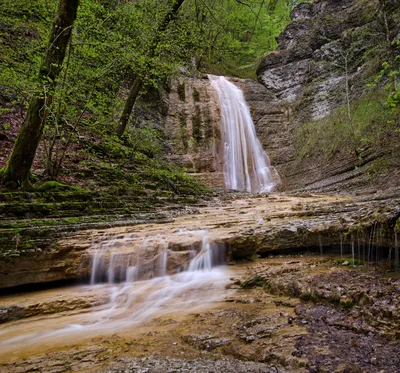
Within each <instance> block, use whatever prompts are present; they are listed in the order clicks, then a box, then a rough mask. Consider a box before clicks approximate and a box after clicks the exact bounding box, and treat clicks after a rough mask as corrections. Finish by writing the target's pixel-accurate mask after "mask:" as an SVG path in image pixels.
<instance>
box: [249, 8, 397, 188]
mask: <svg viewBox="0 0 400 373" xmlns="http://www.w3.org/2000/svg"><path fill="white" fill-rule="evenodd" d="M292 20H293V21H292V23H290V24H289V25H288V26H287V28H286V29H285V30H284V31H283V32H282V34H281V35H280V36H279V38H278V43H279V45H278V48H277V50H276V51H274V52H272V53H270V54H268V55H267V56H266V57H265V58H264V60H263V61H262V62H261V64H260V65H259V68H258V71H257V74H258V77H259V81H260V82H261V83H262V84H263V85H264V86H265V87H266V88H267V90H268V92H269V94H273V95H274V97H275V100H272V102H273V106H274V107H280V108H285V109H284V113H286V116H283V117H282V120H281V121H280V120H279V119H277V122H280V123H278V124H277V125H270V126H269V127H268V128H265V126H264V123H263V121H262V120H261V122H260V121H256V123H257V124H258V125H259V126H260V125H261V126H262V129H260V128H259V132H260V133H262V132H264V134H263V137H262V139H263V142H264V143H266V142H271V145H270V148H271V149H273V151H274V154H273V158H274V159H275V166H276V167H277V169H278V171H279V172H280V175H281V177H282V181H283V183H282V185H283V187H284V188H285V189H286V190H288V189H296V188H304V187H308V188H310V189H325V190H326V189H328V190H329V189H330V190H337V189H338V188H339V187H338V184H341V186H340V188H341V189H346V188H347V189H354V188H358V187H360V186H361V187H362V186H363V185H364V184H365V183H367V182H369V181H368V180H366V179H365V178H364V176H365V173H364V172H363V167H364V168H365V166H368V165H369V164H370V163H371V162H374V161H376V160H377V159H381V158H382V157H385V156H387V155H388V152H389V153H390V152H392V150H393V149H394V148H395V144H394V143H392V144H391V145H390V146H387V149H383V147H382V146H380V145H377V146H375V147H374V146H368V147H366V148H365V149H363V150H362V154H359V159H357V156H356V155H355V154H353V153H354V152H353V153H352V152H348V153H347V154H345V155H343V152H342V153H341V156H335V155H333V156H332V157H330V159H329V160H328V161H327V160H326V159H325V160H322V158H321V157H319V156H318V152H315V154H314V156H313V155H311V156H310V155H309V156H308V157H309V158H307V159H301V158H300V159H299V156H298V154H296V144H295V137H296V131H297V129H298V127H299V126H300V125H301V124H302V123H306V122H312V121H315V120H319V119H322V118H325V117H327V116H328V115H330V114H331V113H332V112H333V111H334V110H335V109H337V108H338V107H341V106H344V105H346V102H347V97H349V99H350V100H351V101H353V100H355V99H357V98H359V97H361V96H362V95H363V94H364V93H365V92H366V90H367V88H366V83H367V81H368V78H371V76H373V75H374V74H376V72H377V70H379V68H380V66H381V63H382V61H383V60H384V59H385V58H387V56H388V54H390V53H392V52H393V50H394V49H395V45H396V41H397V40H398V39H399V38H400V35H399V31H400V28H399V25H400V2H399V1H398V0H386V1H385V0H316V1H314V2H313V3H312V4H301V5H300V6H298V7H297V8H296V9H295V10H294V11H293V13H292ZM347 83H348V84H347ZM346 86H347V87H348V88H349V89H348V91H346ZM279 117H280V116H278V117H277V118H279ZM270 124H271V122H270ZM267 137H268V140H267ZM297 146H298V144H297ZM360 159H361V161H360ZM392 159H394V158H393V157H392ZM397 176H399V175H397Z"/></svg>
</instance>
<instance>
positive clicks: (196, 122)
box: [192, 106, 203, 145]
mask: <svg viewBox="0 0 400 373" xmlns="http://www.w3.org/2000/svg"><path fill="white" fill-rule="evenodd" d="M192 125H193V139H194V141H195V143H196V144H197V145H199V144H200V143H201V140H202V139H203V135H202V130H201V113H200V107H198V106H196V108H195V113H194V115H193V118H192Z"/></svg>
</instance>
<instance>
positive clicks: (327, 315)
mask: <svg viewBox="0 0 400 373" xmlns="http://www.w3.org/2000/svg"><path fill="white" fill-rule="evenodd" d="M345 264H348V263H346V262H345ZM378 269H379V268H378V267H377V268H372V267H371V266H370V267H368V265H357V266H352V265H343V262H342V261H340V258H338V257H335V256H330V255H324V256H322V257H321V256H320V255H295V256H278V257H271V258H267V259H262V260H257V261H254V262H252V263H249V264H243V265H236V266H233V267H231V268H230V269H229V270H230V271H231V280H230V281H229V283H228V285H227V286H226V289H225V290H224V291H223V292H221V293H220V296H219V298H215V299H214V301H213V302H212V303H208V304H204V305H203V307H201V308H199V309H197V310H193V309H190V307H187V308H184V307H182V308H181V309H180V310H179V311H178V310H172V312H170V313H166V314H163V315H161V316H157V315H156V316H155V317H154V318H152V319H150V320H147V321H146V322H143V323H141V324H136V325H134V326H131V327H128V326H127V327H125V328H122V329H121V328H120V329H115V330H108V331H102V332H101V331H99V332H98V333H97V335H96V334H90V333H89V334H86V335H85V334H82V335H77V337H76V338H75V339H73V340H70V341H66V340H63V338H61V339H60V338H58V339H57V338H56V339H53V340H52V341H51V343H50V342H49V341H47V342H46V343H40V339H38V342H37V343H35V344H33V345H31V346H30V347H29V348H24V345H23V344H15V345H14V346H12V348H11V351H10V350H9V351H8V352H7V353H6V350H4V349H2V350H3V353H2V354H1V363H2V364H1V365H0V370H1V371H2V372H3V371H4V372H27V371H32V372H36V371H37V372H39V371H40V372H69V371H74V372H77V371H80V372H91V371H96V372H117V371H130V372H149V373H150V372H390V373H392V372H393V373H395V372H398V371H399V369H400V356H399V354H398V351H399V350H400V343H399V341H398V339H399V334H398V333H399V332H398V331H399V330H400V329H399V325H400V317H399V316H400V315H399V309H400V280H399V278H398V277H395V276H394V274H393V273H386V274H385V273H382V272H381V271H380V270H378ZM205 275H206V274H205ZM206 290H207V289H206ZM49 291H50V290H47V291H46V292H49ZM63 291H64V292H66V291H67V289H64V290H63V289H61V290H60V294H59V296H58V297H59V298H60V299H61V298H62V299H65V302H64V303H62V302H61V303H56V304H58V306H57V309H54V307H53V311H54V313H53V314H52V315H46V313H50V312H46V310H47V309H48V308H47V307H45V306H43V302H44V299H46V301H47V302H48V304H50V303H52V304H55V302H56V300H57V299H56V298H57V295H56V292H54V291H53V297H51V296H49V294H48V293H47V294H42V295H41V296H39V295H38V294H36V293H31V294H28V295H21V296H20V297H19V299H17V298H14V305H15V304H20V305H21V304H22V305H23V303H24V301H23V299H25V298H26V300H25V306H27V305H28V304H29V305H30V307H31V309H32V308H33V307H34V304H35V302H36V304H42V307H36V308H35V309H36V310H38V311H37V313H36V314H29V313H27V314H26V315H25V318H23V319H22V320H20V321H14V322H11V323H10V322H7V323H5V324H3V325H2V327H1V328H0V331H2V330H4V328H9V327H10V325H12V323H14V324H15V327H18V325H19V327H20V328H21V327H23V328H26V329H27V330H29V328H30V324H31V323H32V322H35V321H36V322H37V320H41V322H42V323H43V325H46V324H49V323H50V324H51V323H56V322H57V319H58V318H60V317H62V316H63V315H65V314H66V313H68V312H69V313H71V312H72V313H75V314H79V313H81V312H83V313H84V312H90V309H89V310H88V309H87V308H86V306H87V303H88V302H89V303H90V302H91V298H90V296H89V294H82V293H80V294H79V293H75V302H74V301H73V300H72V299H71V298H73V295H72V294H73V293H71V291H69V290H68V291H69V294H70V297H69V298H68V297H65V294H64V295H63ZM91 296H92V297H95V295H94V293H91ZM83 298H85V299H86V301H84V302H83V300H82V299H83ZM35 299H36V300H35ZM79 299H80V301H79ZM99 300H101V297H99ZM92 301H93V300H92ZM71 304H75V307H72V308H71ZM79 304H80V305H81V307H80V306H79ZM12 306H13V302H12V301H11V298H9V299H8V300H7V302H5V300H4V301H3V310H4V309H5V308H8V309H10V307H12Z"/></svg>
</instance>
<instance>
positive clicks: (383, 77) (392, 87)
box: [368, 41, 400, 112]
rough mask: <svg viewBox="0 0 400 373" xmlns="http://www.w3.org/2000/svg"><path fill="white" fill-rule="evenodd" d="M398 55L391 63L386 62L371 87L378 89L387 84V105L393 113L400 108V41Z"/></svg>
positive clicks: (396, 54) (397, 49) (385, 87)
mask: <svg viewBox="0 0 400 373" xmlns="http://www.w3.org/2000/svg"><path fill="white" fill-rule="evenodd" d="M396 46H397V48H396V53H395V55H394V57H393V59H392V60H391V61H384V62H383V63H382V69H381V70H380V71H379V73H378V74H377V76H376V77H375V79H374V82H373V83H370V84H368V86H369V87H376V86H378V85H379V84H380V83H382V82H385V86H384V89H385V91H386V92H387V98H386V105H387V107H388V108H390V109H391V110H392V111H393V112H394V111H396V110H397V109H398V108H399V106H400V41H398V42H397V44H396Z"/></svg>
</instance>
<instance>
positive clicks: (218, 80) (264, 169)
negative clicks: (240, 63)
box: [208, 75, 280, 193]
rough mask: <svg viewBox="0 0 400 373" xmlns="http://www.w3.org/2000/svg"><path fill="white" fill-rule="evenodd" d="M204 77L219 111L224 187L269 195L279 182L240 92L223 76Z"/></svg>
mask: <svg viewBox="0 0 400 373" xmlns="http://www.w3.org/2000/svg"><path fill="white" fill-rule="evenodd" d="M208 78H209V79H210V81H211V85H212V86H213V87H214V89H215V90H216V92H217V94H218V98H219V103H220V108H221V121H222V139H223V142H224V177H225V186H226V188H227V189H234V190H241V191H247V192H252V193H263V192H271V191H272V190H273V189H274V188H275V187H276V186H277V185H278V184H279V182H280V180H279V175H278V173H277V172H276V170H275V169H274V168H273V167H272V166H271V163H270V160H269V158H268V155H267V153H266V152H265V151H264V150H263V148H262V146H261V143H260V141H259V139H258V138H257V134H256V130H255V127H254V123H253V120H252V117H251V114H250V109H249V107H248V105H247V103H246V99H245V98H244V95H243V92H242V90H241V89H240V88H238V87H237V86H235V85H234V84H233V83H231V82H229V81H228V80H227V79H226V78H225V77H223V76H214V75H208Z"/></svg>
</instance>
